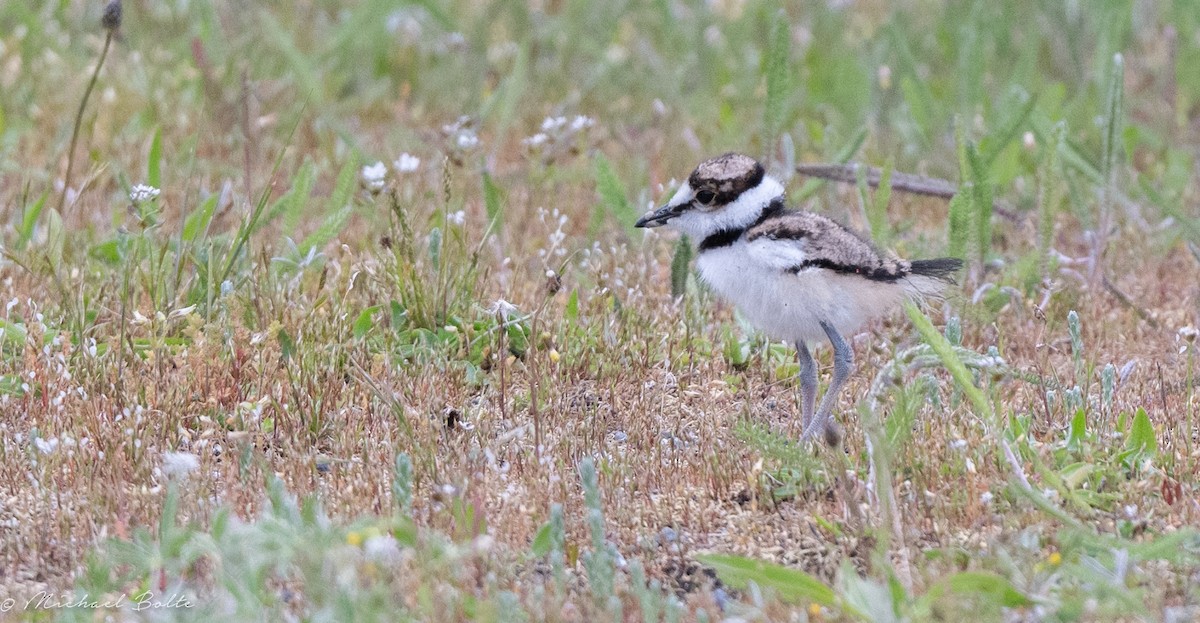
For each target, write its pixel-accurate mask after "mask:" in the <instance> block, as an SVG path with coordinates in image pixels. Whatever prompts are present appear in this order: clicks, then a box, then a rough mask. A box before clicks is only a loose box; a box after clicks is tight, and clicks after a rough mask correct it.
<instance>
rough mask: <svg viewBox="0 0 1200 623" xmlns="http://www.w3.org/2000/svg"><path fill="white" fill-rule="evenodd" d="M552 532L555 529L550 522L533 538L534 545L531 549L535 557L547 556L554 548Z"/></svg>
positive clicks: (543, 525)
mask: <svg viewBox="0 0 1200 623" xmlns="http://www.w3.org/2000/svg"><path fill="white" fill-rule="evenodd" d="M552 530H553V528H552V527H551V525H550V522H548V521H547V522H546V523H544V524H542V527H541V528H539V529H538V531H537V535H535V536H534V537H533V544H532V545H531V546H530V548H529V549H530V551H532V552H533V555H534V556H545V555H546V554H549V553H550V548H551V547H553V546H554V535H553V532H552Z"/></svg>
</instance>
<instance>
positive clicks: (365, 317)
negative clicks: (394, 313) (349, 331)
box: [353, 305, 383, 338]
mask: <svg viewBox="0 0 1200 623" xmlns="http://www.w3.org/2000/svg"><path fill="white" fill-rule="evenodd" d="M381 309H383V306H382V305H372V306H370V307H368V308H366V309H364V310H363V311H362V313H361V314H359V315H358V318H356V319H355V320H354V328H353V332H354V337H356V338H361V337H363V336H365V335H366V334H367V333H368V332H370V331H371V329H373V328H375V314H376V313H377V312H379V310H381Z"/></svg>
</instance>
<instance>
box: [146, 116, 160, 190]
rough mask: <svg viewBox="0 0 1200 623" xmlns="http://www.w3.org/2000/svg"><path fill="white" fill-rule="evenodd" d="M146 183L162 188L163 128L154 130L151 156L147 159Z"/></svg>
mask: <svg viewBox="0 0 1200 623" xmlns="http://www.w3.org/2000/svg"><path fill="white" fill-rule="evenodd" d="M146 183H147V184H149V185H151V186H153V187H155V188H162V128H161V127H160V128H156V129H155V130H154V139H153V140H151V141H150V157H149V159H148V160H147V161H146Z"/></svg>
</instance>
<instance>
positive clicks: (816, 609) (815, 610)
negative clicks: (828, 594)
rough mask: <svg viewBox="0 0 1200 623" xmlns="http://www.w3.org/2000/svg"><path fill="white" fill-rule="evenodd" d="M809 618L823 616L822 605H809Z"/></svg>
mask: <svg viewBox="0 0 1200 623" xmlns="http://www.w3.org/2000/svg"><path fill="white" fill-rule="evenodd" d="M808 616H810V617H819V616H821V604H818V603H811V604H808Z"/></svg>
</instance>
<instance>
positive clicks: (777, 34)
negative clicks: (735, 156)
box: [763, 10, 792, 161]
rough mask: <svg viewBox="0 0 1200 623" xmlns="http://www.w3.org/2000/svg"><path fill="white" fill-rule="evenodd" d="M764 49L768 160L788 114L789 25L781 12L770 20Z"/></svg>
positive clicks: (789, 76) (765, 154)
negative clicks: (766, 43)
mask: <svg viewBox="0 0 1200 623" xmlns="http://www.w3.org/2000/svg"><path fill="white" fill-rule="evenodd" d="M772 22H773V23H772V24H771V34H770V40H769V46H770V47H769V48H768V49H767V66H766V74H767V101H766V104H765V105H764V107H763V155H764V156H766V160H767V161H770V160H771V156H772V155H773V154H774V153H775V148H776V146H777V144H778V143H779V134H780V133H781V132H782V131H783V125H784V121H785V117H786V115H787V112H788V111H787V98H788V95H789V94H790V93H791V75H790V71H789V69H788V57H789V55H790V53H791V42H792V34H791V23H790V21H789V20H788V17H787V13H786V12H785V11H783V10H780V11H778V12H777V13H776V14H775V19H774V20H772Z"/></svg>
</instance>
